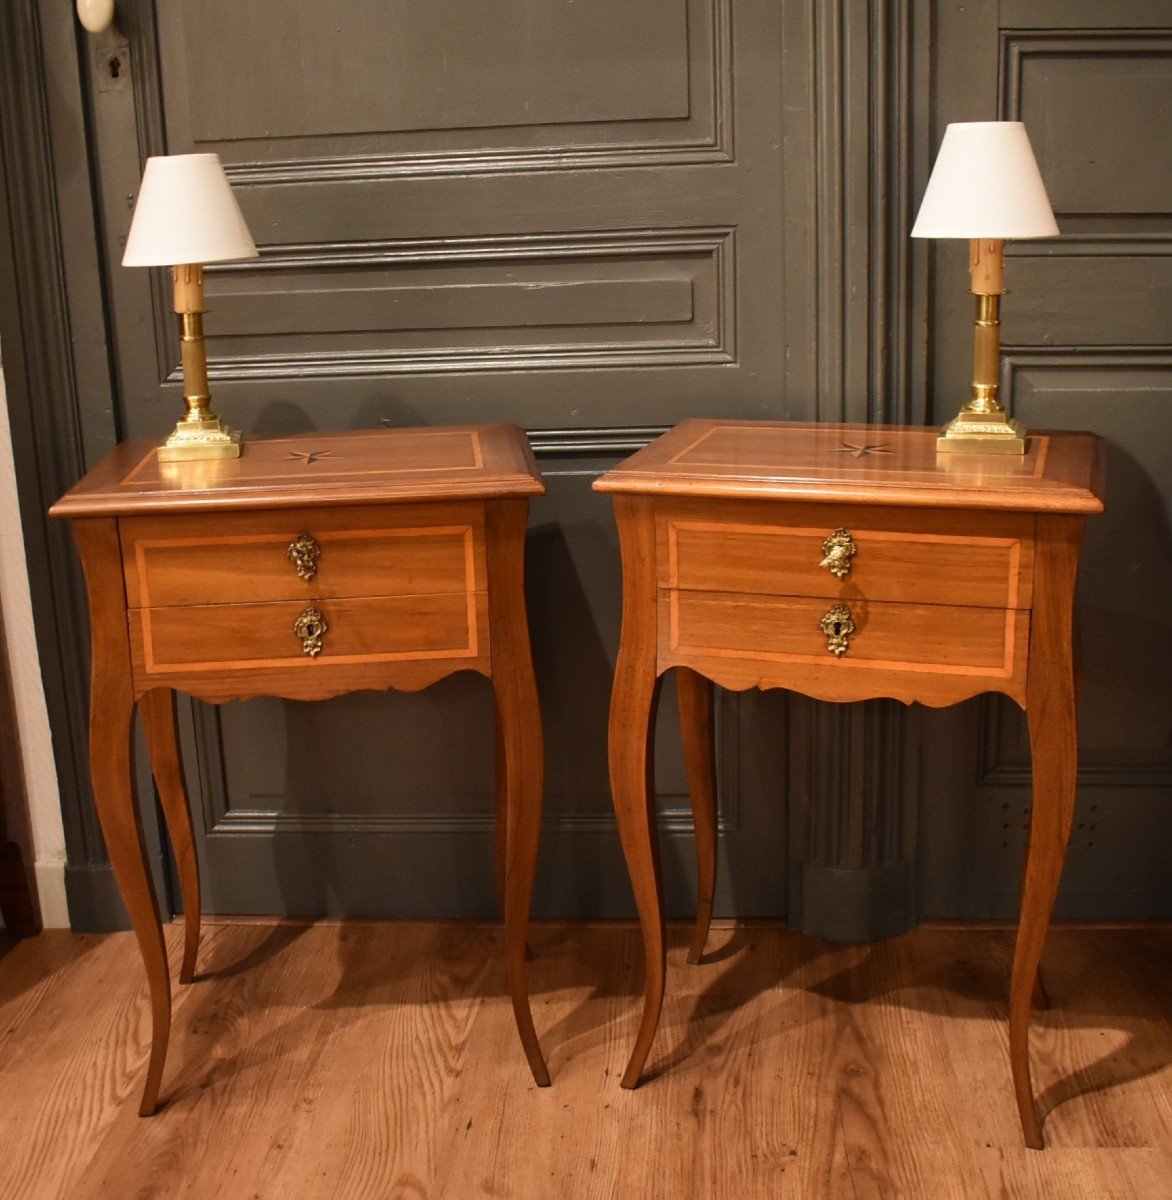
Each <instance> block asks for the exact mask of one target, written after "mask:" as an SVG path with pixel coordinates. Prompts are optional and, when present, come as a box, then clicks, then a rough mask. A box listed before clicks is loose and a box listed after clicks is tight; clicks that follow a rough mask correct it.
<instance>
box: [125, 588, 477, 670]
mask: <svg viewBox="0 0 1172 1200" xmlns="http://www.w3.org/2000/svg"><path fill="white" fill-rule="evenodd" d="M311 603H312V607H314V608H316V609H317V611H318V612H319V613H320V614H321V616H322V617H323V618H324V620H325V623H326V627H327V628H326V630H325V632H324V634H323V636H322V648H321V651H320V653H319V654H317V655H315V656H313V657H311V656H309V655H308V654H306V653H305V651H304V649H303V648H302V643H301V639H300V637H299V636H298V635H297V633H296V632H295V629H294V627H295V625H296V624H297V620H298V618H299V617H300V616H301V614H302V613H303V612H304V611H305V610H306V609H307V608H308V607H310V606H311ZM487 628H488V626H487V602H486V599H485V594H484V593H483V592H472V593H467V594H464V593H456V592H451V593H446V594H442V593H434V594H430V595H424V596H393V597H378V598H364V599H345V600H320V599H319V600H316V601H313V602H307V601H305V600H299V601H296V602H283V603H276V604H217V605H189V606H187V607H184V608H179V607H171V608H139V609H132V610H131V612H130V634H131V650H132V654H133V659H134V672H135V675H136V677H138V678H140V679H144V678H151V679H154V680H155V681H156V682H159V681H160V677H166V676H168V675H170V674H174V673H182V674H184V675H191V674H193V673H198V672H201V671H208V672H214V673H216V674H218V675H222V674H223V673H224V672H232V671H255V670H261V669H268V668H275V667H279V668H301V669H305V670H312V669H313V668H314V667H316V666H328V665H330V664H348V663H364V664H369V663H380V662H394V661H397V660H404V659H414V660H426V659H458V658H468V659H475V658H478V657H479V656H480V655H481V654H482V653H483V652H484V651H485V650H486V649H487V645H488V637H487Z"/></svg>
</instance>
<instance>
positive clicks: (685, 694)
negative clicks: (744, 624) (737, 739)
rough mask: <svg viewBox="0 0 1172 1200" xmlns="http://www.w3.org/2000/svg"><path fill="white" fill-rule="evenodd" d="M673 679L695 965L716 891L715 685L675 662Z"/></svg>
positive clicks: (691, 953)
mask: <svg viewBox="0 0 1172 1200" xmlns="http://www.w3.org/2000/svg"><path fill="white" fill-rule="evenodd" d="M675 680H676V693H677V696H678V701H679V710H680V734H681V737H682V739H683V744H684V771H685V773H686V774H687V778H688V796H689V799H690V800H691V804H692V825H693V828H694V829H695V831H696V924H695V926H694V928H693V930H692V944H691V947H690V948H689V950H688V962H690V963H692V964H696V963H699V962H700V961H701V959H703V957H704V945H705V943H706V942H707V941H708V927H709V926H710V925H711V924H712V901H713V897H714V895H715V892H716V726H715V721H714V719H713V703H712V701H713V697H712V691H713V689H712V684H711V683H710V682H709V681H708V680H707V679H705V678H704V676H703V675H701V674H699V672H697V671H693V670H691V669H689V668H688V667H677V668H676V673H675Z"/></svg>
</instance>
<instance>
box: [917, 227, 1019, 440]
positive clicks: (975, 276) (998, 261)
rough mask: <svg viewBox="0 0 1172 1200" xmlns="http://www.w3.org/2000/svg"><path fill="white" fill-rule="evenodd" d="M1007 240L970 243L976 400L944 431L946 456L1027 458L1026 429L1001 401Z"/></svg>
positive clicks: (985, 239) (950, 422) (973, 389)
mask: <svg viewBox="0 0 1172 1200" xmlns="http://www.w3.org/2000/svg"><path fill="white" fill-rule="evenodd" d="M1004 252H1005V242H1004V241H1003V240H1001V239H1000V238H973V239H972V240H971V241H970V243H969V275H970V286H969V290H970V291H971V292H972V293H973V294H974V295H975V296H976V298H977V319H976V323H975V325H974V326H973V384H972V399H971V400H969V402H968V403H967V404H966V405H965V406H964V407H963V408H962V409H961V410H960V412H959V413H957V415H956V416H955V417H953V418H952V420H951V421H949V422H948V424H947V425H945V426H944V428H943V429H942V430H941V432H940V436H939V437H938V438H937V439H936V450H937V452H938V453H945V454H1024V453H1025V450H1026V431H1025V428H1024V426H1023V425H1022V423H1021V422H1020V421H1015V420H1014V419H1013V418H1012V417H1011V416H1010V415H1009V414H1008V413H1007V412H1006V411H1005V406H1004V405H1003V404H1002V403H1001V401H1000V400H999V399H998V398H997V392H998V390H999V388H1000V373H1001V297H1002V296H1003V295H1005V288H1004V286H1003V285H1002V278H1003V271H1004Z"/></svg>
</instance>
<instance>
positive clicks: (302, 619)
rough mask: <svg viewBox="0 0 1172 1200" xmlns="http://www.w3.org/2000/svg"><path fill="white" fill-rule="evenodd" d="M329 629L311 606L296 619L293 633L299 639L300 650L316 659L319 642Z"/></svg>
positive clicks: (319, 651)
mask: <svg viewBox="0 0 1172 1200" xmlns="http://www.w3.org/2000/svg"><path fill="white" fill-rule="evenodd" d="M327 629H329V626H328V625H327V624H326V619H325V617H323V616H322V615H321V613H319V612H318V611H317V609H316V608H314V607H313V606H312V605H311V606H310V607H309V608H307V609H306V610H305V611H304V612H303V613H302V614H301V616H299V617H298V618H297V624H296V625H294V626H293V632H294V633H295V634H296V635H297V636H298V637H299V638H300V639H301V649H302V650H304V651H305V653H306V654H308V655H309V657H310V658H316V657H317V656H318V655H319V654H320V653H321V640H322V636H323V635H324V634H325V631H326V630H327Z"/></svg>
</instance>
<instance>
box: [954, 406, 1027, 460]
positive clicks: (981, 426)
mask: <svg viewBox="0 0 1172 1200" xmlns="http://www.w3.org/2000/svg"><path fill="white" fill-rule="evenodd" d="M1025 452H1026V431H1025V426H1024V425H1022V423H1021V422H1020V421H1015V420H1014V419H1013V418H1012V417H1009V416H1006V414H1005V413H1004V412H992V413H978V412H964V411H962V412H959V413H957V414H956V416H955V417H953V418H952V420H951V421H949V422H948V424H947V425H945V426H944V428H943V429H942V430H941V431H940V436H939V437H938V438H937V439H936V453H937V454H1024V453H1025Z"/></svg>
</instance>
